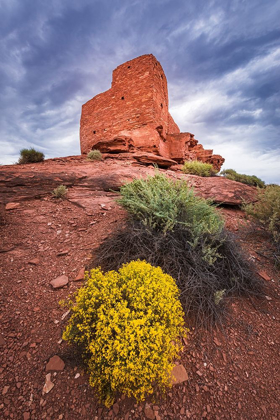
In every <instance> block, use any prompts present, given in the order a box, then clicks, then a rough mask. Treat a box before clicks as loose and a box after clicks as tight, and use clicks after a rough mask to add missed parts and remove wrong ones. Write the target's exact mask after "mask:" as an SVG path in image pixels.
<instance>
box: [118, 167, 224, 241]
mask: <svg viewBox="0 0 280 420" xmlns="http://www.w3.org/2000/svg"><path fill="white" fill-rule="evenodd" d="M120 193H121V198H120V199H119V200H118V202H119V203H120V204H121V205H122V206H123V207H124V208H125V209H126V210H127V211H128V212H129V213H130V214H132V216H133V217H134V218H135V219H137V220H140V221H141V222H142V223H143V225H144V226H147V227H149V228H151V229H153V230H155V231H160V232H163V233H165V232H167V231H170V230H173V229H174V227H175V226H178V227H180V228H181V229H188V230H189V231H190V232H191V237H190V240H191V241H192V243H193V244H194V246H195V244H196V242H197V241H198V240H199V238H200V237H203V236H204V235H207V236H208V240H210V242H211V238H213V239H214V238H215V235H216V234H218V233H219V232H221V230H222V229H223V226H224V222H223V220H222V218H221V217H220V215H219V214H218V212H217V211H216V209H215V207H214V206H212V205H210V201H207V200H205V199H203V198H200V197H198V196H196V195H195V194H194V192H193V190H192V189H190V188H189V187H188V184H187V182H185V181H173V180H170V179H168V178H167V177H166V176H165V175H162V174H156V175H155V176H153V177H151V176H149V177H147V179H137V180H135V181H133V182H130V183H128V184H125V185H123V186H122V187H121V189H120Z"/></svg>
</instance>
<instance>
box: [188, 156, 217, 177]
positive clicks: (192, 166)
mask: <svg viewBox="0 0 280 420" xmlns="http://www.w3.org/2000/svg"><path fill="white" fill-rule="evenodd" d="M183 172H184V173H185V174H191V175H198V176H214V175H216V173H217V172H218V171H216V170H215V169H214V168H213V166H212V165H211V164H210V163H203V162H199V161H198V160H193V161H187V162H185V163H184V167H183Z"/></svg>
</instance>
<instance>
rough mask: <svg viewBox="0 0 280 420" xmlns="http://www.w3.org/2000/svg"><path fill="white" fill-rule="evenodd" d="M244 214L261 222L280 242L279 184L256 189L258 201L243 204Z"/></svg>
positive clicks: (277, 241)
mask: <svg viewBox="0 0 280 420" xmlns="http://www.w3.org/2000/svg"><path fill="white" fill-rule="evenodd" d="M243 209H244V210H245V212H246V214H247V215H248V216H251V217H253V219H254V220H256V221H258V222H259V223H261V225H262V226H263V227H264V228H265V229H267V230H268V231H269V232H270V233H271V235H272V236H273V239H274V241H275V242H276V243H279V242H280V186H279V185H269V186H267V187H266V188H265V189H259V190H258V201H257V202H256V203H251V204H245V205H244V206H243Z"/></svg>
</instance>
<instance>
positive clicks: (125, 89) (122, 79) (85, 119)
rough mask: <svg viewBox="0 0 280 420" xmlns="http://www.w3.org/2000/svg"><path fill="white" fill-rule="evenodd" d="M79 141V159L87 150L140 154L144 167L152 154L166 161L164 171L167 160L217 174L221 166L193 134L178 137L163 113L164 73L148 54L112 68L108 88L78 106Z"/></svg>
mask: <svg viewBox="0 0 280 420" xmlns="http://www.w3.org/2000/svg"><path fill="white" fill-rule="evenodd" d="M80 142H81V152H82V154H86V153H88V152H89V151H90V150H92V149H98V150H100V151H101V152H102V153H114V154H115V153H139V152H141V153H142V155H143V153H144V154H146V157H145V162H146V163H154V160H155V159H154V160H153V158H152V155H156V156H161V157H162V158H165V159H167V160H166V161H165V162H164V167H168V166H171V165H172V164H173V163H172V162H170V163H169V162H168V159H170V160H171V161H172V160H173V161H175V162H177V163H183V162H184V161H185V160H199V161H202V162H207V163H211V164H213V166H214V168H215V169H217V170H220V168H221V166H222V164H223V162H224V159H223V158H222V156H220V155H213V150H204V148H203V146H202V145H201V144H199V143H198V140H196V139H195V138H194V135H193V134H191V133H180V129H179V127H178V126H177V124H176V123H175V122H174V120H173V118H172V116H171V115H170V113H169V111H168V90H167V80H166V77H165V74H164V71H163V69H162V67H161V65H160V63H159V62H158V61H157V60H156V58H155V57H154V56H153V55H152V54H149V55H143V56H141V57H137V58H135V59H134V60H131V61H128V62H126V63H124V64H122V65H120V66H118V67H117V68H116V69H115V70H114V71H113V81H112V87H111V89H109V90H107V91H106V92H104V93H101V94H99V95H97V96H95V97H94V98H92V99H91V100H89V101H88V102H87V103H85V104H84V105H83V107H82V116H81V128H80ZM143 159H144V158H143ZM159 166H161V164H160V163H159Z"/></svg>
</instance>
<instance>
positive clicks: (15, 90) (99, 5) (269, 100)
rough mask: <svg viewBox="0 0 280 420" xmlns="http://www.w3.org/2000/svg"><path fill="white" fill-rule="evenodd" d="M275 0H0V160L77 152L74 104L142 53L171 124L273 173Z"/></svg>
mask: <svg viewBox="0 0 280 420" xmlns="http://www.w3.org/2000/svg"><path fill="white" fill-rule="evenodd" d="M279 16H280V0H254V1H250V0H231V1H229V0H48V1H46V0H0V108H1V109H0V164H10V163H15V162H16V161H17V160H18V157H19V152H20V150H21V149H22V148H30V147H34V148H35V149H37V150H40V151H42V152H43V153H44V154H45V156H46V158H51V157H61V156H69V155H78V154H80V143H79V123H80V115H81V106H82V104H83V103H85V102H87V101H88V100H89V99H91V98H92V97H93V96H95V95H97V94H98V93H101V92H103V91H105V90H107V89H109V88H110V86H111V80H112V71H113V69H114V68H116V67H117V66H118V65H120V64H122V63H124V62H126V61H128V60H131V59H133V58H135V57H138V56H140V55H143V54H153V55H154V56H155V57H156V58H157V59H158V60H159V61H160V63H161V65H162V67H163V69H164V72H165V74H166V77H167V80H168V90H169V107H170V113H171V114H172V116H173V118H174V120H175V121H176V123H177V124H178V125H179V127H180V130H181V131H182V132H184V131H189V132H191V133H193V134H195V137H196V139H198V140H199V142H200V143H202V144H203V146H204V148H206V149H214V153H216V154H221V155H222V156H223V157H224V158H225V159H226V161H225V163H224V166H223V169H229V168H232V169H235V170H236V171H238V172H240V173H245V174H248V175H256V176H258V177H260V178H261V179H263V180H264V181H265V182H266V183H278V184H280V92H279V91H280V23H279V22H280V18H279Z"/></svg>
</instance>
